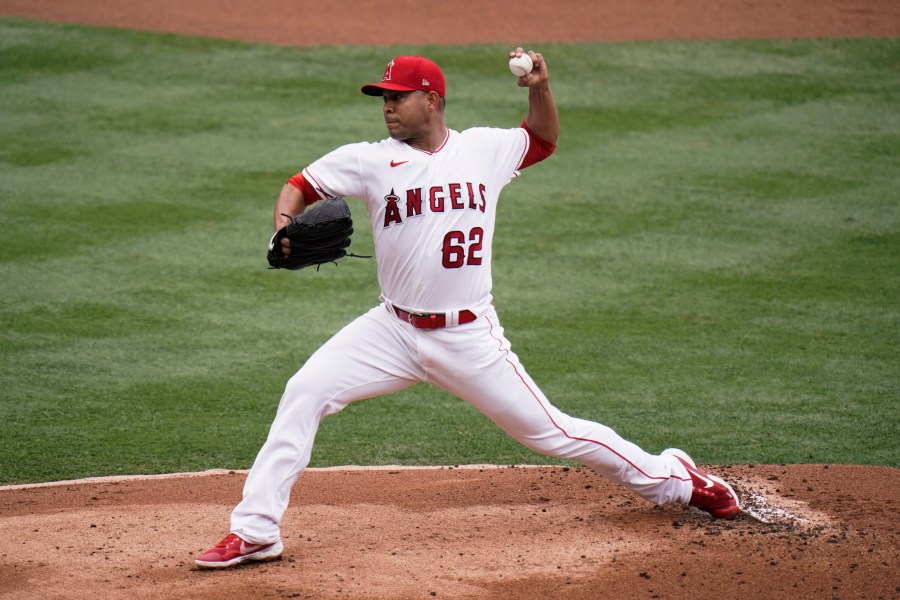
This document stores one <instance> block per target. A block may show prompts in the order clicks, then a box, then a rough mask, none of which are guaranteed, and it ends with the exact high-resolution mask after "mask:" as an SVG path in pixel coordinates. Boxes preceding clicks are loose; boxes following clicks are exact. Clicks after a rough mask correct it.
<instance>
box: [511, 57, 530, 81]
mask: <svg viewBox="0 0 900 600" xmlns="http://www.w3.org/2000/svg"><path fill="white" fill-rule="evenodd" d="M532 68H534V63H532V62H531V57H530V56H528V55H527V54H523V55H522V56H513V57H512V58H511V59H509V70H510V71H512V74H513V75H515V76H516V77H525V76H526V75H528V74H529V73H531V69H532Z"/></svg>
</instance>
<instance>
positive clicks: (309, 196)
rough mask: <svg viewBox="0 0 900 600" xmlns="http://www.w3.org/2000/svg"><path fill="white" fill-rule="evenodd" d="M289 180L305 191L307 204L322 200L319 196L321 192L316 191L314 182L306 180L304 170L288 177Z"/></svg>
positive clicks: (291, 183)
mask: <svg viewBox="0 0 900 600" xmlns="http://www.w3.org/2000/svg"><path fill="white" fill-rule="evenodd" d="M287 182H288V183H289V184H290V185H292V186H294V187H295V188H297V189H298V190H300V191H301V192H302V193H303V199H304V200H305V201H306V205H307V206H309V205H310V204H312V203H313V202H318V201H319V200H321V198H320V197H319V193H318V192H316V188H314V187H313V186H312V184H311V183H310V182H309V181H307V180H306V177H304V176H303V172H302V171H301V172H300V173H297V174H296V175H294V176H293V177H291V178H290V179H288V180H287Z"/></svg>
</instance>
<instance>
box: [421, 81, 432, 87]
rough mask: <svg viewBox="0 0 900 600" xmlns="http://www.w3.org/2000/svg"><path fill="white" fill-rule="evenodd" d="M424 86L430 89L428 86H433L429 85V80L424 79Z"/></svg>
mask: <svg viewBox="0 0 900 600" xmlns="http://www.w3.org/2000/svg"><path fill="white" fill-rule="evenodd" d="M422 85H424V86H425V87H428V86H430V85H431V84H430V83H428V80H427V79H423V80H422Z"/></svg>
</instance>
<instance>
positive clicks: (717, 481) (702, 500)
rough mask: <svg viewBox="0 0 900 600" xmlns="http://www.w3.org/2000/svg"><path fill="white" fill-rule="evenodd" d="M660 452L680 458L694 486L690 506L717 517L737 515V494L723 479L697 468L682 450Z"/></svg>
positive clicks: (723, 517)
mask: <svg viewBox="0 0 900 600" xmlns="http://www.w3.org/2000/svg"><path fill="white" fill-rule="evenodd" d="M662 454H670V455H672V456H674V457H675V458H677V459H678V460H680V461H681V464H683V465H684V467H685V468H686V469H687V472H688V473H690V475H691V482H692V484H693V487H694V491H693V493H692V494H691V501H690V505H691V506H696V507H697V508H699V509H700V510H704V511H706V512H708V513H709V514H711V515H712V516H714V517H715V518H717V519H733V518H735V517H736V516H738V514H739V513H740V512H741V505H740V502H738V496H737V494H736V493H735V492H734V490H733V489H731V486H730V485H728V484H727V483H725V481H724V480H722V479H721V478H719V477H716V476H715V475H710V474H709V473H704V472H703V471H701V470H700V469H698V468H697V465H695V464H694V461H693V459H691V457H690V456H688V455H687V453H685V452H684V451H683V450H679V449H678V448H668V449H666V450H663V451H662Z"/></svg>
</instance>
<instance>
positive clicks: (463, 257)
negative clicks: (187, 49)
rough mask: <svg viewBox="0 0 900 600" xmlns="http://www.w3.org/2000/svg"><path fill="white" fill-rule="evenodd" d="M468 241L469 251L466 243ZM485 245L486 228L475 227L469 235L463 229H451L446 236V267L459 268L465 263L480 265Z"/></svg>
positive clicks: (444, 262)
mask: <svg viewBox="0 0 900 600" xmlns="http://www.w3.org/2000/svg"><path fill="white" fill-rule="evenodd" d="M467 242H468V251H466V243H467ZM483 245H484V229H482V228H481V227H473V228H472V230H471V231H470V232H469V235H468V237H466V234H465V233H463V232H462V231H451V232H449V233H447V235H445V236H444V258H443V260H442V264H443V265H444V268H445V269H458V268H460V267H462V266H463V265H480V264H481V249H482V247H483Z"/></svg>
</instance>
